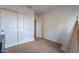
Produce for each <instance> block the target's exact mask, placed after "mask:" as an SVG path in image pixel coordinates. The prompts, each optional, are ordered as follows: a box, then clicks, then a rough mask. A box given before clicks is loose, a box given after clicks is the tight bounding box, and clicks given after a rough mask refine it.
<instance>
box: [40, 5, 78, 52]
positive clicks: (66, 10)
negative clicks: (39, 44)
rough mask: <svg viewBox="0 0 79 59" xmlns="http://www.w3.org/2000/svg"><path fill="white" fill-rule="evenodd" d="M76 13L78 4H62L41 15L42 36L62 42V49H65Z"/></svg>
mask: <svg viewBox="0 0 79 59" xmlns="http://www.w3.org/2000/svg"><path fill="white" fill-rule="evenodd" d="M78 15H79V6H62V7H60V8H56V9H54V10H51V11H49V12H47V13H45V14H43V15H41V16H42V17H43V37H44V38H46V39H48V40H51V41H54V42H58V43H61V44H63V47H62V50H65V51H67V46H68V43H69V40H70V39H71V33H72V29H73V27H74V24H75V21H76V20H77V18H76V16H78Z"/></svg>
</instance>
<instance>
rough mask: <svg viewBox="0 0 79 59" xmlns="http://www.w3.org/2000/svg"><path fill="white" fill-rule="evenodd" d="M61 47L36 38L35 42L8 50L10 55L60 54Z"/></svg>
mask: <svg viewBox="0 0 79 59" xmlns="http://www.w3.org/2000/svg"><path fill="white" fill-rule="evenodd" d="M60 47H61V45H60V44H58V43H54V42H51V41H48V40H46V39H40V38H36V39H35V41H33V42H28V43H23V44H20V45H17V46H14V47H10V48H8V49H6V52H8V53H60V52H63V51H61V50H60Z"/></svg>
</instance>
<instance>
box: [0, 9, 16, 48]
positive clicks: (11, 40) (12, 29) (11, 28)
mask: <svg viewBox="0 0 79 59" xmlns="http://www.w3.org/2000/svg"><path fill="white" fill-rule="evenodd" d="M1 30H3V34H4V35H5V48H8V47H11V46H14V45H16V44H17V13H16V12H13V11H10V10H3V9H2V10H1Z"/></svg>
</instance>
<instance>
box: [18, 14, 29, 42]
mask: <svg viewBox="0 0 79 59" xmlns="http://www.w3.org/2000/svg"><path fill="white" fill-rule="evenodd" d="M29 22H30V19H29V17H28V16H27V15H26V14H20V13H19V19H18V25H19V28H18V29H19V32H18V35H19V36H18V37H19V44H22V43H25V42H28V41H29V40H30V38H29V36H30V32H29V30H30V29H29V25H30V23H29Z"/></svg>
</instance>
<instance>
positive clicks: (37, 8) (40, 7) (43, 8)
mask: <svg viewBox="0 0 79 59" xmlns="http://www.w3.org/2000/svg"><path fill="white" fill-rule="evenodd" d="M59 6H60V5H28V6H27V7H29V8H32V9H33V10H34V11H35V13H36V14H43V13H46V12H48V11H50V10H53V9H55V8H57V7H59Z"/></svg>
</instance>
